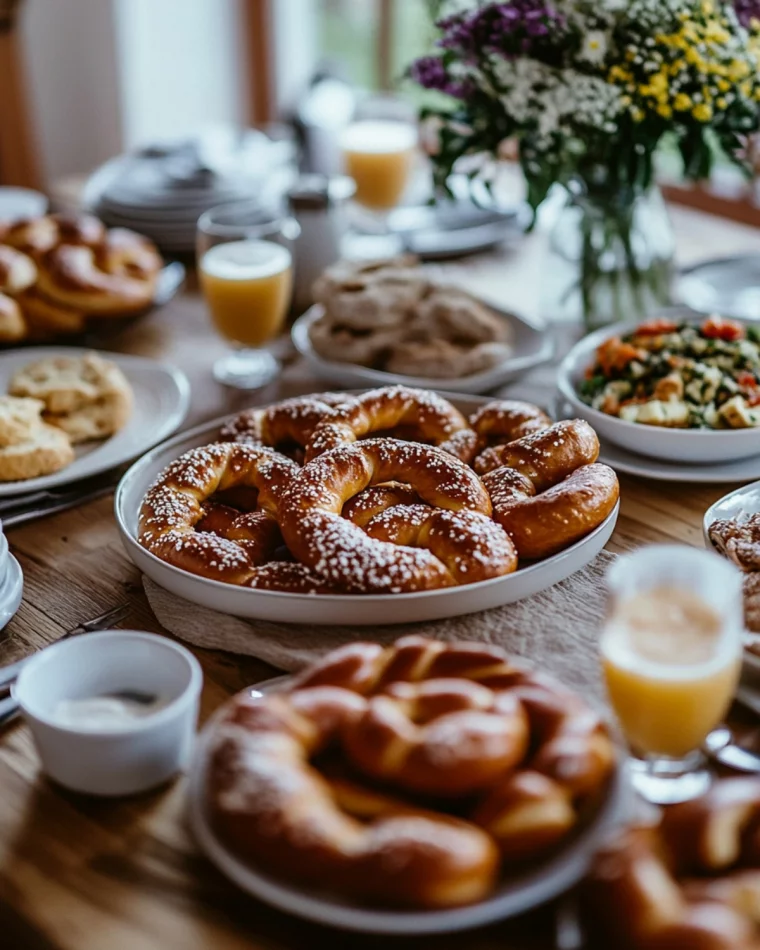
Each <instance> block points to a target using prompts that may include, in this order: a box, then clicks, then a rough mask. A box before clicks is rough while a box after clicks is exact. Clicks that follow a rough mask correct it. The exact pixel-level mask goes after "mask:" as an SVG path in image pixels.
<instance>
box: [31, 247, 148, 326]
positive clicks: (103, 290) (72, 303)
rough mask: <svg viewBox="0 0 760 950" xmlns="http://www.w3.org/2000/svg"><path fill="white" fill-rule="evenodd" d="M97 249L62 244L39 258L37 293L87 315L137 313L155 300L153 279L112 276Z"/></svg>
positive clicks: (103, 315)
mask: <svg viewBox="0 0 760 950" xmlns="http://www.w3.org/2000/svg"><path fill="white" fill-rule="evenodd" d="M106 263H107V262H106V261H105V260H104V259H103V258H102V257H101V255H100V254H99V252H98V250H97V249H93V248H91V247H87V246H85V245H82V246H76V245H73V244H61V245H59V246H57V247H53V248H51V249H50V250H49V251H46V252H45V253H44V254H43V255H42V256H41V257H40V258H39V277H38V280H37V289H38V290H39V291H40V292H41V293H42V294H43V295H44V296H46V297H47V298H48V299H49V300H52V301H53V302H54V303H57V304H61V305H62V306H64V307H70V308H72V309H77V310H81V311H83V312H84V313H85V314H89V315H97V316H100V317H106V316H122V315H126V314H130V313H137V312H139V311H140V310H144V309H145V308H146V307H148V306H150V304H151V302H152V300H153V293H154V283H155V281H154V280H153V279H145V278H137V277H132V276H127V275H125V274H124V273H109V272H108V271H107V270H104V269H103V267H104V266H105V265H106Z"/></svg>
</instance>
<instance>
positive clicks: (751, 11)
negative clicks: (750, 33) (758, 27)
mask: <svg viewBox="0 0 760 950" xmlns="http://www.w3.org/2000/svg"><path fill="white" fill-rule="evenodd" d="M734 7H735V8H736V15H737V16H738V17H739V22H740V23H741V24H742V26H749V25H750V22H751V21H752V20H760V0H734Z"/></svg>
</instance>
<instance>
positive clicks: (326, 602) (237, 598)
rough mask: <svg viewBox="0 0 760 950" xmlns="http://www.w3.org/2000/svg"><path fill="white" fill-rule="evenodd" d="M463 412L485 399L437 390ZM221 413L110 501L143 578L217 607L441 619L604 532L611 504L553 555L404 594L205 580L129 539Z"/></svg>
mask: <svg viewBox="0 0 760 950" xmlns="http://www.w3.org/2000/svg"><path fill="white" fill-rule="evenodd" d="M442 395H444V396H447V398H449V400H450V401H451V402H452V403H453V404H454V405H455V406H457V408H459V409H461V410H462V411H463V412H464V413H466V414H469V413H471V412H473V411H474V410H475V409H477V408H478V407H479V406H481V405H482V404H483V403H484V402H485V401H486V400H484V399H482V398H479V397H477V396H469V397H466V396H459V395H456V394H451V393H448V394H446V393H443V394H442ZM227 418H232V417H225V418H223V419H218V420H216V421H214V422H210V423H206V424H205V425H202V426H199V427H198V428H196V429H192V430H191V431H189V432H185V433H183V434H181V435H179V436H175V437H174V438H173V439H169V440H168V441H167V442H164V443H163V444H161V445H159V446H157V447H156V448H155V449H153V450H152V451H151V452H149V453H148V454H147V455H145V456H144V457H143V458H142V459H140V460H139V461H138V462H136V463H135V464H134V465H133V466H132V467H131V468H130V469H129V471H128V472H127V473H126V474H125V475H124V477H123V478H122V480H121V482H120V483H119V486H118V488H117V489H116V498H115V501H114V507H115V513H116V522H117V524H118V527H119V532H120V534H121V539H122V543H123V544H124V547H125V548H126V551H127V554H128V555H129V557H130V558H131V559H132V561H134V563H135V564H136V565H137V567H139V568H140V570H141V571H143V573H145V574H146V575H147V576H148V577H150V578H151V580H153V581H155V582H156V583H157V584H159V585H160V586H161V587H163V588H165V589H166V590H168V591H170V592H171V593H173V594H176V595H177V596H179V597H182V598H184V599H185V600H189V601H191V602H193V603H196V604H200V605H201V606H203V607H208V608H210V609H212V610H218V611H220V612H221V613H226V614H231V615H233V616H235V617H245V618H248V619H255V620H271V621H276V622H283V623H311V624H355V625H357V626H372V625H375V624H377V622H378V618H382V622H383V623H384V624H397V623H398V624H400V623H415V622H420V621H426V620H441V619H444V618H448V617H457V616H461V615H463V614H470V613H477V612H479V611H481V610H488V609H489V608H492V607H501V606H503V605H504V604H509V603H514V602H515V601H518V600H522V599H523V598H525V597H530V596H531V595H532V594H535V593H538V591H541V590H545V589H546V588H548V587H551V586H553V585H554V584H557V583H558V582H559V581H561V580H564V579H565V578H566V577H569V576H570V575H571V574H574V573H575V572H576V571H578V570H580V569H581V568H582V567H585V565H586V564H588V563H590V562H591V561H592V560H593V559H594V558H595V557H596V555H597V554H598V553H599V552H600V551H601V550H602V548H603V547H604V546H605V544H606V543H607V541H608V540H609V539H610V537H611V535H612V532H613V531H614V529H615V523H616V522H617V517H618V512H619V508H620V506H619V503H618V505H616V506H615V509H614V510H613V511H612V512H611V513H610V514H609V515H608V517H607V518H606V519H605V520H604V521H603V522H602V524H600V525H599V527H598V528H596V529H595V530H594V531H592V532H591V533H590V534H588V535H586V537H585V538H582V539H581V540H580V541H578V542H576V543H575V544H573V545H572V546H571V547H569V548H566V549H565V550H564V551H560V553H559V554H555V555H554V556H553V557H549V558H545V559H544V560H543V561H538V562H537V563H535V564H529V565H527V566H525V567H521V568H520V569H519V570H517V571H516V572H515V573H514V574H508V575H507V576H505V577H496V578H493V579H492V580H488V581H481V582H480V583H477V584H467V585H464V586H462V587H447V588H442V589H440V590H430V591H420V592H417V593H410V594H364V595H351V594H291V593H280V592H278V591H267V590H254V589H252V588H246V587H238V586H236V585H234V584H223V583H220V582H219V581H213V580H209V579H207V578H205V577H200V576H198V575H195V574H190V573H188V572H187V571H182V570H180V569H179V568H176V567H174V566H172V565H171V564H167V563H166V562H165V561H162V560H161V559H160V558H158V557H156V556H155V555H154V554H151V553H150V552H149V551H146V549H145V548H143V547H142V546H141V545H140V544H139V543H138V541H137V516H138V512H139V509H140V505H141V503H142V499H143V496H144V495H145V492H146V491H147V490H148V488H149V487H150V485H151V484H152V483H153V481H154V479H155V478H156V476H157V475H158V473H159V472H160V471H162V470H163V469H164V468H165V467H166V466H167V465H168V464H169V463H170V462H171V461H173V460H174V459H175V458H177V457H178V456H180V455H181V454H182V453H183V452H186V451H187V450H188V449H191V448H194V447H195V446H198V445H206V444H208V443H209V442H213V441H214V439H215V438H216V437H217V435H218V432H219V429H220V427H221V425H222V423H223V422H224V421H226V419H227Z"/></svg>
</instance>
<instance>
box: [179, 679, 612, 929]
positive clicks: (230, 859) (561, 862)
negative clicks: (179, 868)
mask: <svg viewBox="0 0 760 950" xmlns="http://www.w3.org/2000/svg"><path fill="white" fill-rule="evenodd" d="M285 682H287V677H278V678H277V679H275V680H270V681H268V682H266V683H260V684H258V685H257V686H256V687H255V690H252V692H254V691H258V692H268V691H269V690H271V689H273V688H277V686H278V685H283V684H284V683H285ZM222 713H223V709H221V710H219V711H218V712H217V713H216V714H215V715H214V716H212V717H211V719H210V720H209V721H208V722H207V723H206V725H205V727H204V728H203V730H202V732H201V734H200V736H199V737H198V742H197V744H196V748H195V754H194V757H193V763H192V766H191V770H190V778H189V787H188V809H189V818H190V824H191V827H192V830H193V833H194V835H195V838H196V840H197V842H198V844H199V845H200V848H201V850H202V851H203V852H204V853H205V855H206V857H207V858H209V860H210V861H211V862H212V863H213V864H215V865H216V867H217V868H218V869H219V870H220V871H221V872H222V873H223V874H224V875H225V876H226V877H228V878H229V879H230V880H231V881H233V882H234V883H235V884H237V886H238V887H240V888H241V889H242V890H244V891H245V892H246V893H248V894H250V895H252V896H253V897H256V898H258V899H259V900H262V901H264V902H265V903H267V904H271V905H272V906H273V907H277V908H278V909H279V910H282V911H285V912H286V913H289V914H294V915H295V916H297V917H302V918H304V919H306V920H311V921H313V922H315V923H320V924H327V925H329V926H331V927H341V928H343V929H345V930H355V931H360V932H362V933H374V934H397V935H408V936H411V935H414V934H434V933H451V932H453V931H457V930H469V929H470V928H473V927H482V926H484V925H485V924H490V923H494V922H495V921H497V920H506V919H507V918H509V917H515V916H517V915H518V914H522V913H525V911H528V910H530V909H531V908H533V907H538V906H539V905H541V904H544V903H546V902H547V901H550V900H552V899H553V898H555V897H557V896H558V895H559V894H562V893H563V892H564V891H566V890H568V889H569V888H571V887H572V886H573V885H574V884H576V883H577V882H578V881H579V880H580V879H581V878H582V877H583V875H584V874H585V873H586V870H587V868H588V864H589V861H590V859H591V856H592V855H593V853H594V852H595V851H596V849H597V848H598V847H599V845H600V844H601V842H602V841H603V839H604V837H605V836H606V835H607V834H609V831H610V829H611V827H613V826H614V825H615V824H616V823H617V822H619V821H620V820H621V819H622V817H623V815H624V812H625V809H626V807H627V802H628V799H629V793H628V786H627V781H626V778H625V770H624V767H623V766H619V767H618V769H617V771H616V773H615V774H614V775H613V777H612V779H611V781H610V783H609V786H608V789H607V794H606V796H605V798H604V800H603V801H602V802H601V803H600V804H599V806H598V808H597V810H596V812H595V814H594V815H593V816H592V817H591V819H590V820H589V821H587V823H586V824H585V825H584V826H583V827H582V828H581V829H580V830H579V831H578V833H577V834H575V835H574V836H573V837H572V839H571V840H570V841H569V842H568V844H567V846H566V847H564V848H562V849H561V850H560V851H558V852H557V853H556V854H555V855H553V856H552V857H551V858H549V859H548V860H545V861H542V862H540V863H539V864H537V865H536V866H535V867H534V868H531V869H530V870H528V871H526V872H524V873H523V874H519V875H515V876H514V877H513V878H511V879H506V880H504V881H503V882H502V883H501V884H500V885H499V887H498V888H497V890H496V891H495V893H494V894H492V895H491V896H490V897H488V898H487V899H486V900H484V901H480V902H479V903H477V904H472V905H470V906H467V907H456V908H452V909H448V910H428V911H404V910H383V909H373V908H367V907H362V906H360V905H357V904H354V903H351V902H349V901H348V900H345V899H342V898H340V897H338V896H335V895H333V894H327V893H325V894H316V893H314V891H313V890H306V889H303V888H300V887H297V886H296V885H292V884H288V883H286V882H284V881H282V880H279V879H277V878H274V877H270V876H269V875H267V874H265V873H263V872H262V871H259V870H256V869H254V868H253V867H251V866H250V865H248V864H246V863H245V862H244V861H242V860H241V859H240V858H238V857H237V856H236V855H235V854H234V853H233V852H232V851H230V850H229V849H228V848H227V847H226V845H225V844H224V842H223V841H221V840H220V839H219V837H218V836H217V835H216V833H215V832H214V829H213V827H212V825H211V823H210V822H209V819H208V816H207V814H206V809H205V795H204V789H205V785H206V768H207V763H208V756H209V751H210V747H211V743H212V741H213V737H214V729H215V726H216V724H217V722H218V720H219V719H220V718H221V715H222Z"/></svg>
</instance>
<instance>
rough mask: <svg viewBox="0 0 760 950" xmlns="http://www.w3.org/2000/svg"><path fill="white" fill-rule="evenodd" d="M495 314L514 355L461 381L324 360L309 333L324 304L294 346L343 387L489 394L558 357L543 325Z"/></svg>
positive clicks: (303, 320)
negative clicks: (502, 323) (505, 327)
mask: <svg viewBox="0 0 760 950" xmlns="http://www.w3.org/2000/svg"><path fill="white" fill-rule="evenodd" d="M488 306H489V307H490V308H491V310H492V311H493V312H494V313H495V314H496V315H497V316H499V317H501V318H502V319H503V320H505V321H506V322H507V323H509V325H510V326H511V328H512V330H513V332H514V340H513V343H512V346H513V347H514V349H513V352H512V355H511V356H509V357H508V358H507V359H506V360H504V361H503V362H502V363H499V364H498V365H497V366H492V367H491V368H490V369H487V370H483V372H481V373H475V374H473V375H472V376H463V377H462V378H461V379H431V378H430V377H429V376H426V377H423V376H404V375H402V374H401V373H385V372H383V371H382V370H379V369H369V368H368V367H366V366H358V365H357V364H356V363H343V362H338V361H337V360H336V361H333V360H326V359H323V357H321V356H320V355H319V353H317V352H316V350H315V349H314V348H313V347H312V345H311V340H310V338H309V329H310V328H311V325H312V323H314V321H315V320H318V319H319V317H321V316H322V313H323V308H322V306H321V305H320V304H315V305H314V306H313V307H310V308H309V309H308V310H307V311H306V313H304V314H303V316H301V317H299V318H298V320H296V322H295V323H294V324H293V328H292V330H291V337H292V339H293V345H294V346H295V348H296V349H297V350H298V352H299V353H300V354H301V356H303V358H304V359H305V360H306V362H307V363H308V364H309V366H310V367H311V369H312V370H313V371H314V372H315V373H316V375H317V376H318V377H319V378H320V379H324V380H327V381H330V382H333V383H337V384H339V385H341V386H364V387H366V386H395V385H402V386H418V387H422V388H423V389H446V390H448V392H451V393H487V392H490V391H491V390H492V389H497V388H498V387H499V386H503V385H504V384H505V383H506V382H509V380H510V379H514V378H515V377H516V376H519V374H520V373H524V372H525V371H526V370H528V369H531V368H532V367H534V366H539V365H540V364H541V363H546V362H547V361H548V360H550V359H551V358H552V355H553V353H554V339H553V335H552V334H551V332H550V331H549V329H548V328H547V327H546V326H545V325H544V324H543V323H541V322H536V323H532V322H530V321H529V320H527V319H526V318H525V317H519V316H518V315H517V314H514V313H510V312H508V311H506V310H500V309H499V308H498V307H494V306H493V305H492V304H490V303H489V304H488Z"/></svg>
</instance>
